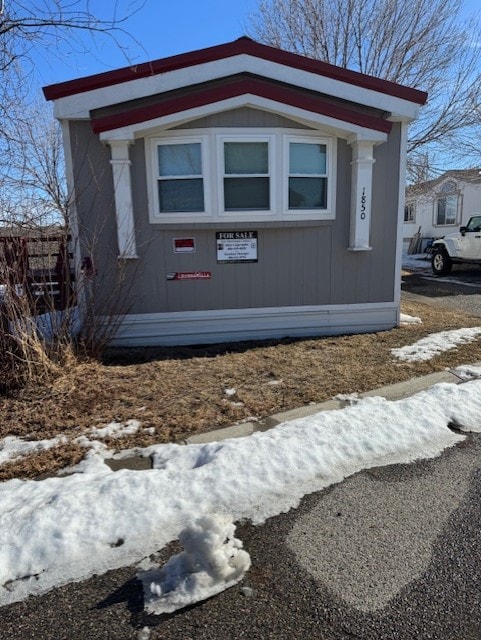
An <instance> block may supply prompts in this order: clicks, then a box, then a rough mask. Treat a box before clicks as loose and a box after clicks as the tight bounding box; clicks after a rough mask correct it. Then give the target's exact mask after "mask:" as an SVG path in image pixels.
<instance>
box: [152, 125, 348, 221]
mask: <svg viewBox="0 0 481 640" xmlns="http://www.w3.org/2000/svg"><path fill="white" fill-rule="evenodd" d="M259 141H266V142H268V145H269V183H270V203H269V204H270V209H269V211H265V210H262V211H245V212H243V211H224V194H223V178H224V164H223V162H224V150H223V145H224V142H259ZM185 142H200V143H201V148H202V172H203V178H204V206H205V211H204V212H199V213H197V212H195V213H192V212H180V213H160V212H159V201H158V189H157V174H156V171H157V169H156V167H157V145H158V144H182V143H185ZM289 142H312V143H313V144H316V143H317V144H325V145H326V147H327V190H328V192H327V208H326V209H312V210H302V209H301V210H299V209H289V193H288V176H289V154H288V151H289ZM145 154H146V165H147V166H146V172H147V182H148V194H149V220H150V222H151V223H153V224H179V223H202V222H205V223H208V222H211V223H212V222H269V221H271V222H283V221H286V222H287V221H294V220H334V218H335V194H336V166H337V140H336V138H334V137H329V136H326V135H323V134H322V133H321V132H319V131H308V132H305V133H304V132H303V131H299V130H297V129H268V130H260V129H259V128H255V129H252V128H242V130H239V128H232V127H231V128H222V129H221V128H213V129H191V130H189V131H186V132H185V134H184V133H183V132H179V131H176V132H163V133H160V134H158V135H152V136H149V137H147V138H146V139H145Z"/></svg>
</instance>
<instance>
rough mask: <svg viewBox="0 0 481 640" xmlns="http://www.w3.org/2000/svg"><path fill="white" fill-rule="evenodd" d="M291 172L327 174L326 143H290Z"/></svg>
mask: <svg viewBox="0 0 481 640" xmlns="http://www.w3.org/2000/svg"><path fill="white" fill-rule="evenodd" d="M289 173H291V174H293V173H297V174H300V175H305V174H311V173H313V174H317V175H319V174H320V175H325V174H326V145H325V144H309V143H307V142H291V143H290V144H289Z"/></svg>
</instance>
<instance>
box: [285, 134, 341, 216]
mask: <svg viewBox="0 0 481 640" xmlns="http://www.w3.org/2000/svg"><path fill="white" fill-rule="evenodd" d="M283 138H284V154H283V160H284V170H283V180H282V182H283V185H284V189H283V194H282V202H283V205H284V206H283V215H284V216H285V217H288V218H289V219H292V220H313V219H314V220H334V218H335V206H334V195H335V193H336V162H335V156H336V151H335V146H334V145H335V140H334V139H333V138H327V137H321V136H319V134H317V135H312V134H309V135H299V134H297V135H286V134H284V136H283ZM291 142H299V143H307V144H322V145H325V146H326V152H327V162H326V178H327V203H326V208H325V209H289V177H290V167H289V144H290V143H291Z"/></svg>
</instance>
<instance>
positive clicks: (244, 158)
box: [224, 142, 269, 174]
mask: <svg viewBox="0 0 481 640" xmlns="http://www.w3.org/2000/svg"><path fill="white" fill-rule="evenodd" d="M224 161H225V172H226V173H241V174H242V173H248V174H253V173H268V172H269V162H268V151H267V142H225V143H224Z"/></svg>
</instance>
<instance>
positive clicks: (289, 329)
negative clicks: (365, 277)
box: [107, 302, 399, 347]
mask: <svg viewBox="0 0 481 640" xmlns="http://www.w3.org/2000/svg"><path fill="white" fill-rule="evenodd" d="M398 307H399V305H397V304H396V303H394V302H379V303H372V304H346V305H331V306H329V305H324V306H305V307H267V308H261V309H221V310H217V311H183V312H175V313H146V314H132V315H127V316H125V317H123V318H122V319H120V318H114V319H113V320H114V326H115V322H116V321H119V329H118V331H117V333H116V335H115V337H114V338H113V339H112V341H111V343H110V344H111V345H112V346H121V347H127V346H174V345H187V344H214V343H218V342H236V341H241V340H263V339H268V338H277V339H279V338H287V337H309V336H313V337H315V336H327V335H338V334H344V333H369V332H375V331H383V330H388V329H392V328H393V327H395V326H397V324H398V315H399V308H398ZM111 321H112V319H111ZM107 322H108V320H107Z"/></svg>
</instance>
